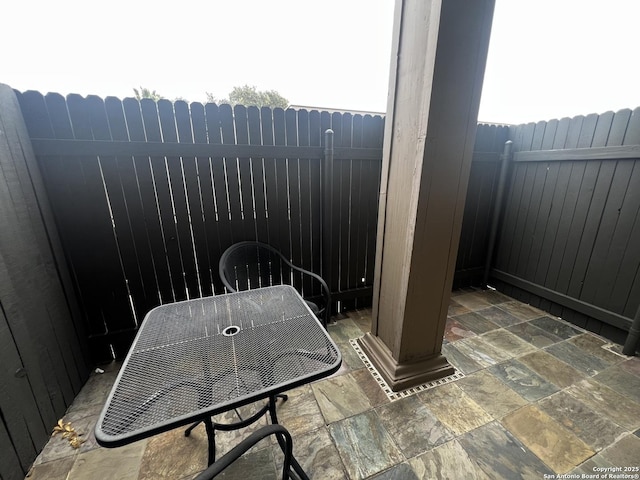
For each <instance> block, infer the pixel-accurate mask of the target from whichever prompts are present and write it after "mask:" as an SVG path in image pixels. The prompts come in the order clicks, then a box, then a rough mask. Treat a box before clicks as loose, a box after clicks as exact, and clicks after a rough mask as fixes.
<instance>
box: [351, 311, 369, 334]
mask: <svg viewBox="0 0 640 480" xmlns="http://www.w3.org/2000/svg"><path fill="white" fill-rule="evenodd" d="M348 315H349V318H350V319H351V320H353V321H354V322H355V324H356V325H357V326H358V328H360V331H361V332H362V333H361V334H360V335H364V334H365V333H368V332H370V331H371V309H370V308H363V309H362V310H353V311H351V312H348Z"/></svg>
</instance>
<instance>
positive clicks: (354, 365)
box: [336, 342, 364, 373]
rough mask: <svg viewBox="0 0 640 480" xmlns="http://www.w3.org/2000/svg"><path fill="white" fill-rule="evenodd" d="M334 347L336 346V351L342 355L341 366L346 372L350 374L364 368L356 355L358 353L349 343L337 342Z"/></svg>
mask: <svg viewBox="0 0 640 480" xmlns="http://www.w3.org/2000/svg"><path fill="white" fill-rule="evenodd" d="M336 345H338V349H339V350H340V353H341V354H342V365H343V366H344V365H346V366H347V367H348V368H347V371H349V372H351V371H353V370H358V369H360V368H364V363H362V360H361V359H360V355H358V352H356V351H355V350H354V349H353V347H352V346H351V344H350V343H349V342H339V343H337V344H336ZM345 373H346V372H345Z"/></svg>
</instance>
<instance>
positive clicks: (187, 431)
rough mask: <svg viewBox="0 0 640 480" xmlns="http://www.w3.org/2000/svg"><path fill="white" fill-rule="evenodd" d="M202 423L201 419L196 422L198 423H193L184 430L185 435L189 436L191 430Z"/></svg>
mask: <svg viewBox="0 0 640 480" xmlns="http://www.w3.org/2000/svg"><path fill="white" fill-rule="evenodd" d="M201 423H202V420H200V421H198V422H196V423H194V424H192V425H191V426H190V427H189V428H187V429H186V430H185V431H184V436H185V437H188V436H189V435H191V431H192V430H193V429H194V428H196V427H197V426H198V425H200V424H201Z"/></svg>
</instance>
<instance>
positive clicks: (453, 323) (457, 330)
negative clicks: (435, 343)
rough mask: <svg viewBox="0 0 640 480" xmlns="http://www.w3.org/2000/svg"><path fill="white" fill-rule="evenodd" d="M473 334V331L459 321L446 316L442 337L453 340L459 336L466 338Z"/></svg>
mask: <svg viewBox="0 0 640 480" xmlns="http://www.w3.org/2000/svg"><path fill="white" fill-rule="evenodd" d="M473 336H475V333H474V332H472V331H471V330H469V329H468V328H465V327H464V326H463V325H462V324H461V323H460V322H458V321H457V320H455V319H454V318H451V317H447V323H446V324H445V327H444V338H445V340H447V341H449V342H455V341H456V340H460V339H461V338H468V337H473Z"/></svg>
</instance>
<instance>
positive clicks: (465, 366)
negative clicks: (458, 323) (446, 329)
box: [442, 344, 482, 375]
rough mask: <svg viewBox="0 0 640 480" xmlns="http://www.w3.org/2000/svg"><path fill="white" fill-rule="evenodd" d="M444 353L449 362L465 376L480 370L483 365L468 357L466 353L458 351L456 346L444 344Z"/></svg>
mask: <svg viewBox="0 0 640 480" xmlns="http://www.w3.org/2000/svg"><path fill="white" fill-rule="evenodd" d="M442 353H443V354H444V356H445V357H446V358H447V361H448V362H449V363H450V364H451V365H453V366H454V367H456V368H457V369H458V370H460V371H461V372H462V373H464V374H465V375H467V374H469V373H471V372H475V371H476V370H480V369H481V368H482V365H480V364H479V363H478V362H476V361H475V360H472V359H471V358H469V357H467V356H466V355H465V354H464V353H462V352H461V351H460V350H458V349H457V348H456V347H455V346H454V345H451V344H448V345H447V344H443V345H442Z"/></svg>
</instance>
